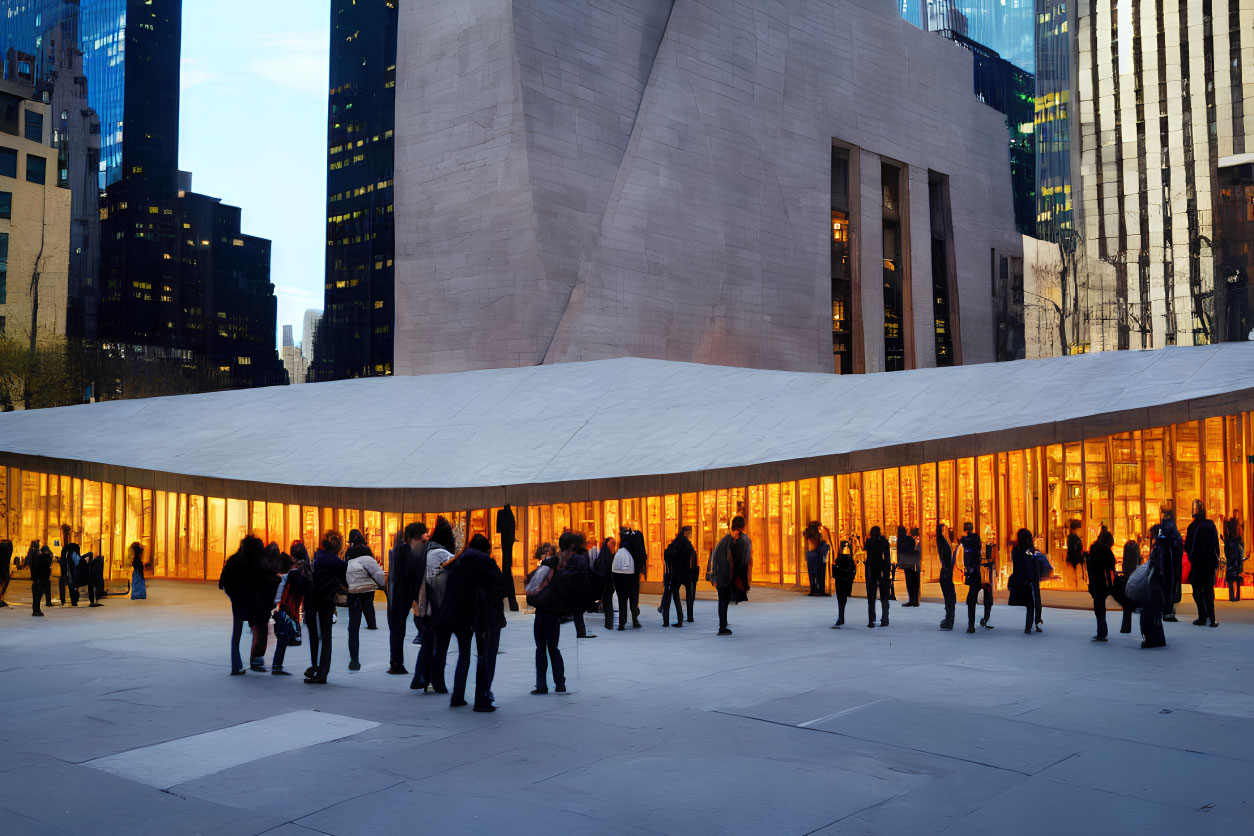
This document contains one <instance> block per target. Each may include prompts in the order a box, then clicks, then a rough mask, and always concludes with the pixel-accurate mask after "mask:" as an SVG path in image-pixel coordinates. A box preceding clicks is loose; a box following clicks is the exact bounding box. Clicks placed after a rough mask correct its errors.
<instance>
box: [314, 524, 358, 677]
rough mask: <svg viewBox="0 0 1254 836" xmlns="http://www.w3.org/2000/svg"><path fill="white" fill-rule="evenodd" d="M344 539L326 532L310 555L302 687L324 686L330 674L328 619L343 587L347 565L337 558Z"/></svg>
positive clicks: (329, 627)
mask: <svg viewBox="0 0 1254 836" xmlns="http://www.w3.org/2000/svg"><path fill="white" fill-rule="evenodd" d="M343 548H344V538H343V537H342V536H341V535H340V533H339V532H338V531H328V532H326V533H325V534H323V535H322V540H321V541H320V542H319V544H318V548H317V550H316V551H314V556H313V578H312V582H311V588H310V590H309V595H308V596H307V597H306V599H305V624H306V626H307V627H308V628H309V660H310V662H312V664H311V665H310V667H309V670H307V671H305V684H306V685H326V684H327V675H328V674H329V673H330V672H331V635H332V633H331V624H332V622H331V616H333V615H334V614H335V598H336V596H337V595H338V594H339V592H340V590H341V589H343V588H344V584H345V575H346V572H347V570H348V564H346V563H345V562H344V561H343V560H341V559H340V551H342V550H343Z"/></svg>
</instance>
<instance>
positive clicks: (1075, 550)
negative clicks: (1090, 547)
mask: <svg viewBox="0 0 1254 836" xmlns="http://www.w3.org/2000/svg"><path fill="white" fill-rule="evenodd" d="M1080 527H1081V523H1080V521H1079V520H1072V521H1071V523H1070V525H1069V526H1068V534H1067V558H1066V560H1067V566H1068V567H1069V568H1070V570H1071V575H1072V578H1073V579H1074V581H1075V584H1076V586H1079V585H1080V580H1081V577H1080V576H1081V574H1082V572H1083V568H1084V540H1083V539H1082V538H1081V537H1080Z"/></svg>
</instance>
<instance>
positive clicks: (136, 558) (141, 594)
mask: <svg viewBox="0 0 1254 836" xmlns="http://www.w3.org/2000/svg"><path fill="white" fill-rule="evenodd" d="M147 597H148V585H147V584H145V583H144V547H143V546H142V545H140V543H139V542H138V541H137V542H134V543H131V600H132V601H142V600H144V599H145V598H147Z"/></svg>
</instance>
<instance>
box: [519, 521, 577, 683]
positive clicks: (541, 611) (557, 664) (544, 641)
mask: <svg viewBox="0 0 1254 836" xmlns="http://www.w3.org/2000/svg"><path fill="white" fill-rule="evenodd" d="M568 534H569V533H567V534H563V535H562V536H561V538H559V540H558V545H559V546H562V545H565V546H566V548H564V549H562V550H561V551H560V552H559V553H558V554H552V553H549V554H547V555H546V556H544V559H543V560H541V561H540V565H539V566H537V567H536V568H535V570H533V572H532V574H534V573H535V572H536V571H539V570H540V568H541V567H546V568H547V569H548V571H549V572H551V573H552V574H551V576H550V579H549V582H548V584H547V587H548V589H547V592H546V600H550V601H551V602H552V605H551V606H544V605H541V606H537V607H536V614H535V620H534V621H533V622H532V630H531V635H532V638H534V639H535V643H536V687H535V688H534V689H533V690H532V691H531V693H532V695H533V696H539V695H541V694H547V693H548V692H549V665H550V663H552V666H553V687H554V690H556V691H557V693H559V694H564V693H566V663H565V660H564V659H563V658H562V651H561V650H560V649H558V643H559V641H560V640H561V635H562V616H563V615H564V614H565V613H567V612H568V611H569V610H570V609H572V608H573V607H574V602H576V601H578V600H579V598H578V595H577V591H576V590H577V586H578V580H577V579H576V577H575V572H574V571H572V570H571V568H570V559H571V556H572V555H573V553H574V552H573V551H572V550H571V544H572V539H571V538H570V537H569V536H568ZM579 537H580V538H582V537H583V535H582V534H581V535H579ZM528 580H530V578H528ZM537 604H539V601H537Z"/></svg>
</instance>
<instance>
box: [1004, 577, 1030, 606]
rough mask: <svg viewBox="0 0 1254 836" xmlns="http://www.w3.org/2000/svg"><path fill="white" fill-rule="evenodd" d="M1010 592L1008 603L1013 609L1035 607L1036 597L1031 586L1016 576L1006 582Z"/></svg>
mask: <svg viewBox="0 0 1254 836" xmlns="http://www.w3.org/2000/svg"><path fill="white" fill-rule="evenodd" d="M1006 586H1007V587H1008V588H1009V590H1010V599H1009V600H1008V601H1007V602H1006V603H1007V604H1008V605H1009V606H1012V607H1035V606H1036V597H1035V596H1034V595H1033V594H1032V586H1031V584H1027V583H1023V582H1022V581H1020V580H1019V579H1018V578H1017V577H1016V576H1015V575H1011V576H1010V580H1008V581H1007V582H1006Z"/></svg>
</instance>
